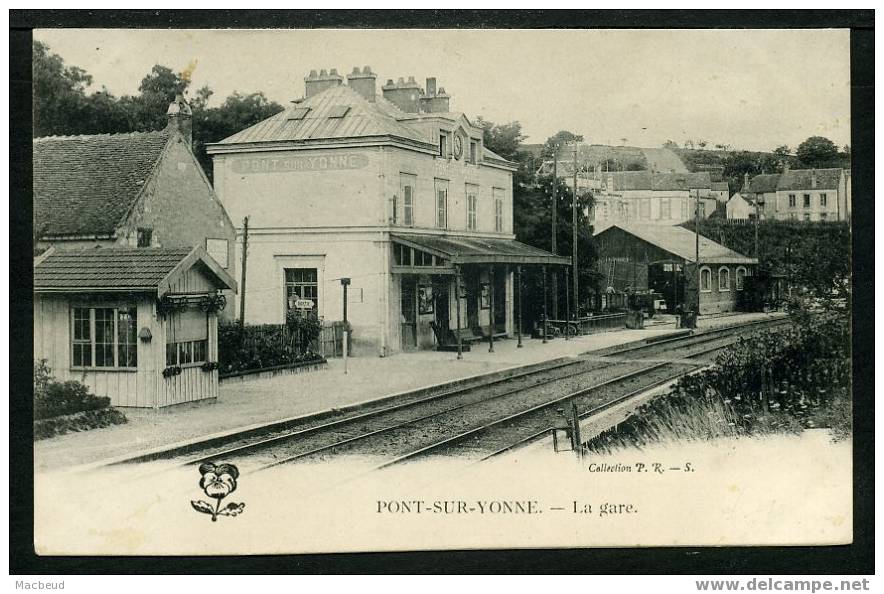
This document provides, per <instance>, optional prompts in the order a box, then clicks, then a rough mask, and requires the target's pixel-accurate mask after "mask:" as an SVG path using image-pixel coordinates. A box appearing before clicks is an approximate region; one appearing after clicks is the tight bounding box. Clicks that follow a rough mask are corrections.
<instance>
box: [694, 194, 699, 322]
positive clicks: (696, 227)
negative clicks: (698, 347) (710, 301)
mask: <svg viewBox="0 0 884 594" xmlns="http://www.w3.org/2000/svg"><path fill="white" fill-rule="evenodd" d="M696 192H697V199H696V201H695V202H694V206H695V207H696V208H695V211H696V212H695V213H694V262H695V272H696V277H697V282H696V285H697V301H696V304H697V309H696V310H695V311H694V320H695V323H694V328H696V327H697V324H696V319H697V317H699V315H700V190H699V189H698V190H696Z"/></svg>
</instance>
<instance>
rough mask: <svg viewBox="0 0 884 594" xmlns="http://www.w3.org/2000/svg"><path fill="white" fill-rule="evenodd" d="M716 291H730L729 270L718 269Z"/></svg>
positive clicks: (724, 268)
mask: <svg viewBox="0 0 884 594" xmlns="http://www.w3.org/2000/svg"><path fill="white" fill-rule="evenodd" d="M718 290H719V291H730V290H731V271H730V269H729V268H727V267H725V266H722V267H721V268H719V269H718Z"/></svg>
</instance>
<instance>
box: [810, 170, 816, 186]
mask: <svg viewBox="0 0 884 594" xmlns="http://www.w3.org/2000/svg"><path fill="white" fill-rule="evenodd" d="M810 187H811V189H814V190H816V169H811V170H810Z"/></svg>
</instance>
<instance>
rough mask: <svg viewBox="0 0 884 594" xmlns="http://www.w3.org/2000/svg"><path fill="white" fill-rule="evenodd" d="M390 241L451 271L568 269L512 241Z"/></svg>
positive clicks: (404, 237) (417, 237)
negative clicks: (466, 267) (465, 267)
mask: <svg viewBox="0 0 884 594" xmlns="http://www.w3.org/2000/svg"><path fill="white" fill-rule="evenodd" d="M391 239H392V240H393V243H394V246H401V247H400V248H399V249H400V250H401V249H402V248H411V249H413V250H416V251H419V252H421V253H423V254H430V255H432V256H433V257H434V262H436V266H439V267H448V268H453V267H454V266H455V265H458V264H515V265H523V264H540V265H553V266H570V265H571V258H569V257H565V256H557V255H555V254H552V253H550V252H547V251H546V250H542V249H540V248H536V247H532V246H530V245H526V244H524V243H521V242H518V241H516V240H515V239H496V238H493V239H492V238H485V237H470V236H463V235H430V234H422V233H409V234H404V233H403V234H392V235H391ZM412 253H414V252H412ZM406 257H407V256H406ZM396 264H397V265H399V266H420V263H415V262H414V260H412V261H409V262H405V261H403V260H397V262H396Z"/></svg>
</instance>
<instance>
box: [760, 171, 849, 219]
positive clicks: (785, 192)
mask: <svg viewBox="0 0 884 594" xmlns="http://www.w3.org/2000/svg"><path fill="white" fill-rule="evenodd" d="M742 194H743V197H744V198H746V199H747V200H749V201H752V202H760V201H763V204H764V206H763V215H762V218H766V219H776V220H781V221H782V220H792V221H844V220H849V218H850V211H851V202H852V200H851V187H850V171H849V170H847V169H838V168H832V169H788V168H787V169H786V170H785V171H783V173H773V174H762V175H756V176H754V177H752V178H751V179H749V176H748V174H747V175H746V176H745V181H744V184H743V190H742Z"/></svg>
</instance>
